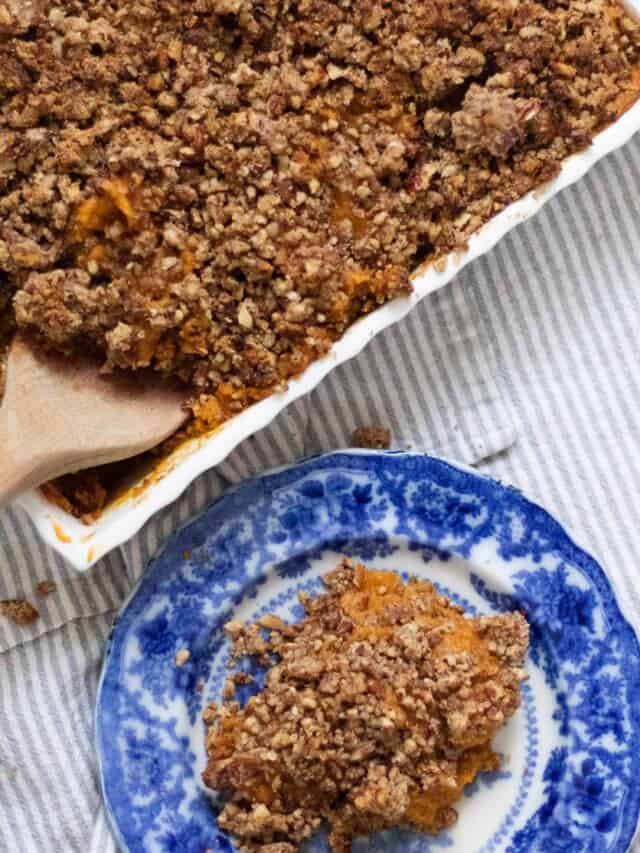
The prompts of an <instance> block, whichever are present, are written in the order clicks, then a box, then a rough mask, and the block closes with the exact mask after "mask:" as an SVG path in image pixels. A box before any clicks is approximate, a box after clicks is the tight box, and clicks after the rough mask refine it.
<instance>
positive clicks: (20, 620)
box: [0, 598, 40, 625]
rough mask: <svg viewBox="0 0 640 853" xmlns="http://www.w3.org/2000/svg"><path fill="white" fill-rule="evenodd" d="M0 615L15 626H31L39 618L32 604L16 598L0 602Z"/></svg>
mask: <svg viewBox="0 0 640 853" xmlns="http://www.w3.org/2000/svg"><path fill="white" fill-rule="evenodd" d="M0 613H1V614H2V615H3V616H6V617H7V619H10V620H11V621H12V622H15V623H16V625H31V624H32V623H33V622H36V621H37V620H38V619H39V618H40V614H39V613H38V611H37V610H36V609H35V607H34V606H33V605H32V604H29V602H28V601H23V600H22V599H18V598H10V599H7V600H5V601H0Z"/></svg>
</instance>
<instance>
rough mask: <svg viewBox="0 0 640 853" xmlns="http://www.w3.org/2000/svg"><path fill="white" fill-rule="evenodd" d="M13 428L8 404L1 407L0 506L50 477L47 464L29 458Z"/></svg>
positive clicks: (14, 426)
mask: <svg viewBox="0 0 640 853" xmlns="http://www.w3.org/2000/svg"><path fill="white" fill-rule="evenodd" d="M16 431H17V430H16V425H15V424H13V425H12V422H11V413H10V411H9V409H8V407H7V406H2V407H0V509H2V508H3V507H5V506H6V505H7V504H8V503H10V502H11V501H12V500H13V499H14V498H16V497H18V495H21V494H22V493H23V492H26V491H28V490H29V489H32V488H34V487H35V486H40V485H42V483H44V482H46V481H47V480H48V479H49V472H48V471H47V470H46V466H44V465H43V464H42V463H40V464H39V463H38V461H37V460H36V459H33V458H30V456H29V451H28V448H27V449H25V448H24V444H23V445H22V446H21V444H20V441H19V436H17V435H16Z"/></svg>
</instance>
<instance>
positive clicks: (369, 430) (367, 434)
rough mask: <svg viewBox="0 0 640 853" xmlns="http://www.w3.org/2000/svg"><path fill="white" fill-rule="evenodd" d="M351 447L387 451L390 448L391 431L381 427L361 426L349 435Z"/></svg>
mask: <svg viewBox="0 0 640 853" xmlns="http://www.w3.org/2000/svg"><path fill="white" fill-rule="evenodd" d="M351 445H352V447H364V448H369V449H371V450H387V449H388V448H389V447H391V430H390V429H388V427H382V426H361V427H357V428H356V429H354V431H353V432H352V434H351Z"/></svg>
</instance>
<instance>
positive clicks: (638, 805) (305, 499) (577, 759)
mask: <svg viewBox="0 0 640 853" xmlns="http://www.w3.org/2000/svg"><path fill="white" fill-rule="evenodd" d="M341 554H348V555H351V556H355V557H359V558H361V559H362V560H363V561H366V563H367V564H368V565H370V566H374V567H378V568H388V569H393V570H395V571H397V572H400V573H401V574H403V575H405V576H408V575H417V576H419V577H422V578H429V579H430V580H433V581H434V582H435V583H436V584H437V585H438V586H439V587H440V588H441V590H442V592H443V593H445V594H446V595H448V596H450V597H451V598H453V599H454V600H456V601H457V602H459V603H461V604H462V605H464V607H465V608H466V610H467V611H469V612H470V613H474V612H482V613H496V612H499V611H502V610H507V609H513V608H520V609H522V610H524V611H525V612H526V614H527V617H528V619H529V622H530V625H531V652H530V656H529V661H528V671H529V674H530V679H529V681H528V682H526V683H525V685H524V688H523V702H522V707H521V708H520V710H519V711H518V712H517V714H516V715H515V716H514V717H513V718H512V719H511V720H510V722H509V724H508V725H507V726H506V727H505V729H504V730H503V731H502V732H501V733H500V735H499V736H498V738H497V741H496V745H497V748H498V750H499V751H501V752H502V753H503V754H504V756H505V761H504V764H503V767H502V768H501V770H500V771H498V772H497V773H493V774H485V775H483V776H481V777H479V778H478V779H477V780H476V782H475V783H474V784H473V785H472V786H471V789H468V790H467V792H466V794H465V796H464V797H463V800H462V801H461V803H460V804H459V809H458V811H459V820H458V822H457V824H456V825H455V826H454V827H453V829H452V830H450V831H449V832H447V833H445V834H443V835H441V836H438V837H436V838H433V837H427V836H424V835H420V834H417V833H411V832H407V831H394V832H388V833H381V834H379V835H377V836H373V837H371V838H367V839H362V840H359V841H357V842H356V844H355V850H356V851H358V853H359V851H371V852H372V853H379V852H380V851H387V852H388V853H396V851H397V853H400V851H403V853H427V851H435V850H437V849H440V848H449V849H450V850H451V851H452V853H472V851H483V853H498V851H509V853H531V851H545V853H552V851H558V853H560V851H562V853H578V851H584V853H587V851H588V852H589V853H601V851H602V853H605V851H620V853H622V852H623V851H625V850H626V849H627V848H628V846H629V844H630V842H631V839H632V836H633V834H634V831H635V828H636V824H637V820H638V813H639V811H640V647H639V644H638V640H637V638H636V636H635V634H634V632H633V630H632V629H631V627H630V625H629V624H628V622H627V621H626V620H625V618H624V616H623V615H622V613H621V611H620V607H619V606H618V604H617V602H616V600H615V597H614V594H613V592H612V589H611V587H610V585H609V583H608V581H607V579H606V577H605V575H604V573H603V571H602V569H601V568H600V566H599V565H598V564H597V563H596V562H595V561H594V560H593V558H592V557H590V556H588V555H587V554H585V553H584V551H582V550H581V549H580V548H578V547H577V546H576V545H575V544H574V542H573V541H572V540H571V539H570V537H569V536H568V535H567V534H566V533H565V532H564V531H563V529H562V527H561V526H560V525H559V524H558V523H557V522H556V521H554V520H553V519H552V518H551V517H550V516H549V515H548V514H547V513H546V512H545V511H544V510H542V509H540V507H538V506H536V505H534V504H532V503H531V502H530V501H528V500H526V499H525V498H524V497H522V495H520V494H519V493H518V492H517V491H515V490H514V489H511V488H506V487H505V486H502V485H500V484H499V483H496V482H494V481H492V480H489V479H487V478H485V477H481V476H479V475H477V474H475V473H473V472H471V471H468V470H465V469H461V468H459V467H456V466H454V465H451V464H449V463H447V462H443V461H441V460H438V459H433V458H430V457H426V456H421V455H416V454H409V453H372V452H348V453H332V454H329V455H326V456H321V457H318V458H314V459H309V460H306V461H304V462H302V463H300V464H298V465H296V466H294V467H291V468H287V469H285V470H280V471H276V472H274V473H269V474H266V475H265V476H262V477H259V478H256V479H253V480H249V481H247V482H245V483H243V484H242V485H240V486H239V487H237V488H235V489H234V490H233V491H231V492H229V493H227V494H226V495H225V496H224V497H223V498H221V499H220V500H219V501H217V502H216V503H215V504H213V505H212V506H211V507H210V508H209V509H208V510H206V512H204V513H203V514H202V515H201V516H199V517H198V518H197V519H196V520H195V521H192V522H191V523H190V524H188V525H187V526H186V527H184V528H183V529H182V530H180V531H179V532H178V533H176V534H175V535H174V536H173V537H172V538H171V539H170V541H169V542H168V544H167V545H166V546H165V548H164V550H163V551H162V552H161V553H160V554H159V555H158V556H157V557H156V559H155V560H154V561H153V562H152V563H151V565H150V567H149V570H148V571H147V573H146V575H145V576H144V578H143V580H142V582H141V583H140V585H139V586H138V588H137V589H136V590H135V592H134V593H133V594H132V596H131V597H130V599H129V601H128V602H127V604H126V606H125V607H124V609H123V611H122V613H121V615H120V617H119V619H118V621H117V624H116V626H115V627H114V630H113V633H112V636H111V639H110V642H109V647H108V651H107V655H106V660H105V664H104V671H103V675H102V681H101V685H100V693H99V698H98V707H97V743H98V751H99V756H100V763H101V773H102V785H103V791H104V797H105V801H106V804H107V808H108V811H109V815H110V817H111V821H112V824H113V828H114V831H115V833H116V836H117V838H118V840H119V843H120V846H121V848H122V850H123V851H129V853H142V851H144V853H205V851H212V853H222V851H231V850H233V847H232V845H231V843H230V841H229V839H228V838H227V837H226V836H225V834H224V833H223V832H222V831H220V830H219V829H218V828H217V826H216V800H215V797H214V795H212V793H211V792H209V791H207V790H206V789H205V788H204V786H203V784H202V782H201V779H200V774H201V772H202V770H203V769H204V766H205V753H204V745H203V736H204V731H203V725H202V722H201V712H202V710H203V709H204V707H205V706H206V705H207V703H208V702H210V701H211V700H214V699H216V700H219V699H220V695H221V689H222V685H223V682H224V680H225V676H226V673H225V657H226V653H227V643H226V640H225V638H224V635H223V631H222V626H223V624H224V623H225V622H226V621H228V620H229V619H232V618H233V619H241V620H248V619H250V620H253V619H255V618H256V617H258V616H259V615H261V614H264V613H267V612H275V613H277V614H279V615H280V616H282V617H283V618H286V619H295V618H297V617H299V615H300V614H299V609H298V604H297V593H298V592H299V591H300V590H306V591H310V592H313V591H318V590H319V589H320V580H319V578H320V576H321V575H322V574H323V572H325V571H326V570H327V569H329V568H331V567H333V566H334V564H335V563H336V561H337V559H338V556H339V555H341ZM183 648H187V649H189V650H190V652H191V657H190V659H189V661H188V662H187V663H186V665H185V666H183V667H182V668H177V667H176V666H175V664H174V656H175V654H176V652H178V650H180V649H183ZM305 849H306V850H307V851H308V853H320V851H326V849H327V847H326V842H325V839H324V838H322V837H317V838H314V839H312V840H311V841H310V842H309V843H308V844H307V845H306V848H305Z"/></svg>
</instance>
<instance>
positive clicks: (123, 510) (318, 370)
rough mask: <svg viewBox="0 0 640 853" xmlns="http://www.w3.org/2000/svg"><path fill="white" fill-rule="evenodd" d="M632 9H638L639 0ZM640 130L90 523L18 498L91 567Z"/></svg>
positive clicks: (599, 152)
mask: <svg viewBox="0 0 640 853" xmlns="http://www.w3.org/2000/svg"><path fill="white" fill-rule="evenodd" d="M632 11H634V12H635V13H636V14H640V0H634V4H633V7H632ZM638 130H640V101H638V102H636V103H635V104H634V105H633V106H632V107H631V108H630V109H629V110H628V111H627V112H626V113H624V115H622V116H621V117H620V118H619V119H617V120H616V122H614V123H613V124H612V125H611V126H610V127H608V128H607V129H605V130H604V131H602V132H601V133H600V134H598V135H597V136H596V137H595V139H594V141H593V144H592V145H591V146H590V148H588V149H587V150H586V151H583V152H581V153H579V154H575V155H573V156H572V157H570V158H568V159H567V160H566V161H565V162H564V164H563V166H562V169H561V171H560V173H559V174H558V176H557V177H556V178H554V179H553V180H552V181H550V182H549V183H547V184H546V185H544V186H542V187H540V188H538V189H537V190H535V191H533V192H531V193H529V194H528V195H526V196H525V197H524V198H522V199H520V200H519V201H517V202H515V203H514V204H512V205H510V206H509V207H507V208H506V209H505V210H503V211H502V212H501V213H500V214H498V215H497V216H495V217H494V218H493V219H491V220H490V221H489V222H488V223H486V225H484V226H483V227H482V228H481V229H480V230H479V231H478V232H477V233H476V234H475V235H474V236H473V237H472V238H471V239H470V241H469V246H468V249H467V250H466V251H464V252H458V253H455V254H453V255H451V256H450V257H449V258H448V259H447V262H446V265H444V267H443V268H442V267H441V268H440V269H439V270H436V269H435V268H434V267H429V268H428V269H426V270H424V271H418V272H417V273H416V274H415V276H414V279H413V286H414V290H413V293H412V294H411V295H410V296H408V297H401V298H398V299H395V300H394V301H392V302H389V303H387V304H386V305H384V306H382V307H381V308H379V309H377V310H376V311H374V312H373V313H372V314H370V315H369V316H367V317H364V318H363V319H361V320H359V321H358V322H357V323H355V324H354V325H353V326H352V327H351V328H350V329H349V330H348V331H347V332H346V333H345V335H344V336H343V337H342V338H341V340H339V341H338V342H337V343H336V344H335V345H334V346H333V348H332V350H331V351H330V353H329V354H328V355H326V356H325V357H324V358H322V359H320V360H318V361H316V362H314V363H313V364H311V365H309V367H308V368H307V369H306V370H305V371H304V373H303V374H302V375H301V376H300V377H298V378H297V379H295V380H293V381H291V383H290V385H289V388H288V389H287V391H285V392H283V393H278V394H273V395H272V396H270V397H268V398H267V399H265V400H262V401H261V402H259V403H256V404H255V405H253V406H251V408H249V409H247V410H245V411H244V412H242V413H241V414H239V415H237V416H236V417H234V418H233V419H231V420H230V421H228V422H227V423H225V424H223V425H222V426H221V427H219V428H218V429H217V430H215V431H214V432H213V433H211V434H210V435H208V436H203V437H200V438H197V439H193V440H191V441H190V442H189V443H187V444H184V445H183V446H181V447H180V448H178V450H177V451H175V452H174V454H173V455H172V457H170V459H169V460H168V461H167V462H166V463H163V472H164V473H162V475H161V476H158V477H154V478H152V479H153V482H151V483H150V484H149V485H148V486H146V487H145V488H141V489H134V490H133V492H132V493H131V495H130V496H127V497H126V499H124V500H121V501H120V502H118V503H117V504H115V505H114V506H111V507H108V508H107V509H106V510H105V512H103V514H102V515H101V516H100V518H99V519H98V520H97V521H96V522H94V523H93V524H91V525H89V526H87V525H85V524H83V523H81V522H80V521H78V520H77V519H75V518H73V517H72V516H70V515H69V514H68V513H66V512H64V511H63V510H62V509H60V508H59V507H57V506H54V505H53V504H51V503H50V502H49V501H47V500H46V499H45V498H44V497H43V496H42V494H41V493H40V492H38V491H31V492H28V493H26V494H25V495H23V496H21V497H20V498H18V500H17V503H18V504H19V505H20V506H21V507H22V508H23V509H24V510H25V511H26V513H27V514H28V515H29V517H30V518H31V520H32V521H33V523H34V525H35V527H36V529H37V531H38V533H39V534H40V536H42V538H43V539H44V540H45V542H47V544H49V545H50V546H51V547H53V548H54V549H55V550H56V551H57V552H58V553H59V554H61V555H62V556H63V557H65V558H66V559H67V560H68V561H69V563H71V564H72V565H73V566H74V567H75V568H76V569H78V570H79V571H84V570H86V569H88V568H89V567H90V566H91V565H92V564H93V563H95V562H96V561H97V560H99V559H100V558H101V557H103V556H104V555H105V554H106V553H107V552H108V551H110V550H112V549H113V548H116V547H117V546H118V545H121V544H122V543H123V542H126V541H127V540H128V539H129V538H131V537H132V536H133V535H134V534H135V533H136V532H137V531H138V530H140V528H141V527H142V525H143V524H144V523H145V522H146V521H147V520H148V519H149V518H150V517H151V516H152V515H153V514H154V513H155V512H157V511H158V510H160V509H161V508H162V507H165V506H167V504H170V503H171V502H172V501H174V500H175V499H176V498H177V497H178V496H179V495H180V494H181V493H182V492H183V491H184V490H185V489H186V488H187V487H188V486H189V484H190V483H191V482H192V481H193V480H194V479H195V478H196V477H197V476H198V475H199V474H201V473H203V472H204V471H206V470H207V469H209V468H211V467H213V466H214V465H217V464H219V463H220V462H221V461H222V460H223V459H224V458H225V457H226V456H227V455H228V454H229V453H230V452H231V451H232V450H233V449H234V448H235V447H236V445H238V444H239V443H240V442H241V441H242V440H243V439H245V438H247V437H248V436H249V435H251V434H253V433H255V432H256V431H257V430H259V429H261V428H262V427H265V426H266V425H267V424H269V423H270V422H271V421H272V420H273V419H274V418H275V416H276V415H277V414H278V413H279V412H280V411H282V409H284V408H285V407H286V406H287V405H288V404H289V403H291V402H292V401H293V400H295V399H296V398H298V397H300V396H302V395H304V394H306V393H308V392H309V391H311V390H312V389H313V388H314V387H315V386H316V385H317V384H318V383H319V382H320V381H321V379H322V378H323V377H324V376H326V374H327V373H328V372H329V371H330V370H332V369H333V368H334V367H336V366H337V365H338V364H341V363H342V362H345V361H347V360H348V359H350V358H352V357H353V356H355V355H357V354H358V353H359V352H360V351H361V350H362V349H363V347H364V346H365V345H366V344H367V343H368V342H369V341H370V340H371V339H372V338H373V337H374V336H375V335H377V334H378V332H380V331H382V329H385V328H386V327H387V326H390V325H392V324H393V323H396V322H397V321H398V320H400V319H402V318H403V317H404V316H405V315H406V314H407V312H408V311H410V310H411V308H412V307H413V306H414V305H415V304H416V303H417V302H419V301H420V300H421V299H423V298H424V297H425V296H427V294H429V293H432V292H433V291H435V290H437V289H438V288H440V287H443V286H444V285H445V284H447V283H448V282H449V281H451V279H452V278H453V277H454V276H455V275H456V273H457V272H458V271H459V270H461V269H462V267H464V266H465V265H466V264H468V263H469V261H472V260H474V259H475V258H477V257H479V256H480V255H483V254H484V253H485V252H488V251H489V250H490V249H491V248H492V247H493V246H494V245H495V244H496V243H497V242H498V240H500V238H501V237H503V236H504V235H505V234H506V233H507V232H508V231H510V230H511V229H512V228H513V227H514V226H515V225H517V224H518V223H520V222H524V221H525V220H526V219H529V217H531V216H533V214H534V213H536V212H537V211H538V210H539V209H540V208H541V207H542V205H543V204H544V203H545V202H547V201H548V200H549V199H550V198H552V197H553V196H554V195H555V194H556V193H557V192H559V191H560V190H562V189H564V188H565V187H567V186H569V185H570V184H572V183H574V182H575V181H576V180H578V179H579V178H580V177H582V176H583V175H584V174H585V173H586V172H587V171H588V170H589V169H590V168H591V166H593V165H594V163H596V162H597V161H598V160H600V158H601V157H603V156H604V155H605V154H608V153H609V152H611V151H613V150H614V149H616V148H619V147H620V146H622V145H623V144H624V143H625V142H627V141H628V140H629V139H630V137H631V136H632V135H633V134H634V133H635V132H637V131H638Z"/></svg>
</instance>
